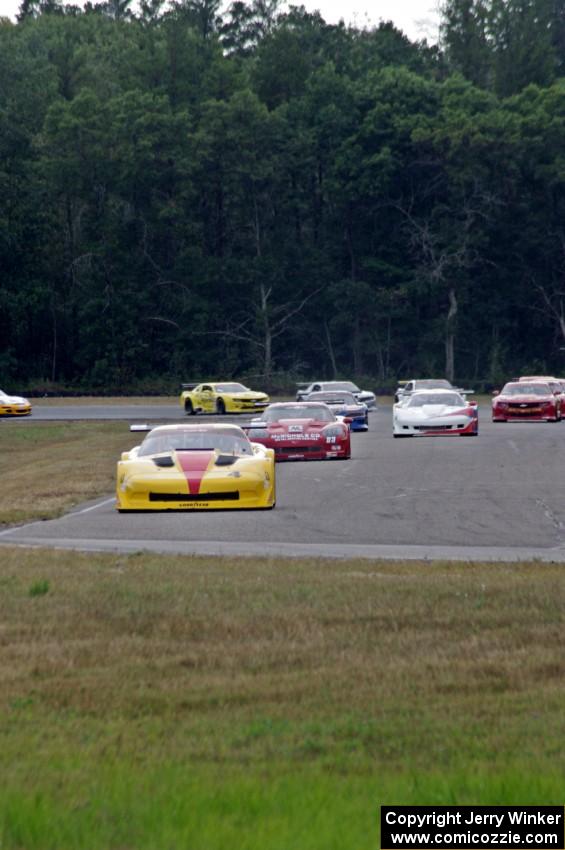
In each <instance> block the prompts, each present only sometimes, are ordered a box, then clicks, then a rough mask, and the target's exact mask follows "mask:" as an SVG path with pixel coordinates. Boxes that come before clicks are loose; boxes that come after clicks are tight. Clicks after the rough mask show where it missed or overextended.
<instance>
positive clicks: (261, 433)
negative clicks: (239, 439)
mask: <svg viewBox="0 0 565 850" xmlns="http://www.w3.org/2000/svg"><path fill="white" fill-rule="evenodd" d="M268 436H269V432H268V431H267V429H266V428H253V430H251V431H249V439H250V440H251V441H253V438H254V437H268Z"/></svg>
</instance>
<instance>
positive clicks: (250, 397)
mask: <svg viewBox="0 0 565 850" xmlns="http://www.w3.org/2000/svg"><path fill="white" fill-rule="evenodd" d="M216 392H217V393H218V395H227V396H229V397H230V398H239V399H241V401H264V400H265V399H267V398H268V395H267V394H266V393H254V392H253V390H249V391H248V392H244V393H222V392H220V391H219V390H216Z"/></svg>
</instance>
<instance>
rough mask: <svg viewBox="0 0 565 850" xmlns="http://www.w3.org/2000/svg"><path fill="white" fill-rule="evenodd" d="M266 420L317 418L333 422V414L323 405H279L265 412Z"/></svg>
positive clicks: (320, 420)
mask: <svg viewBox="0 0 565 850" xmlns="http://www.w3.org/2000/svg"><path fill="white" fill-rule="evenodd" d="M264 419H265V420H266V421H267V422H280V421H281V420H283V419H317V420H318V421H319V422H333V421H334V415H333V413H332V412H331V410H330V409H329V407H326V406H325V405H322V404H321V405H320V406H319V407H313V406H312V407H310V406H308V407H299V405H296V407H279V408H271V410H267V411H266V412H265V416H264Z"/></svg>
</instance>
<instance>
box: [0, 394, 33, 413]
mask: <svg viewBox="0 0 565 850" xmlns="http://www.w3.org/2000/svg"><path fill="white" fill-rule="evenodd" d="M30 413H31V404H30V403H29V401H28V400H27V398H22V397H21V396H18V395H7V394H6V393H4V392H2V390H0V416H29V414H30Z"/></svg>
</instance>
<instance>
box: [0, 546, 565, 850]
mask: <svg viewBox="0 0 565 850" xmlns="http://www.w3.org/2000/svg"><path fill="white" fill-rule="evenodd" d="M0 552H1V555H2V562H1V567H0V595H1V598H2V624H1V629H0V681H2V683H3V685H2V690H1V694H0V711H1V714H2V718H3V723H2V726H1V729H0V736H1V747H0V765H1V774H0V778H1V782H0V846H1V847H2V850H8V848H9V850H12V848H14V850H15V848H18V850H21V848H30V850H31V848H53V850H65V848H92V850H100V849H101V848H104V850H109V848H116V849H117V850H118V848H119V850H125V848H138V847H139V848H195V850H197V849H198V850H225V848H234V850H235V849H237V850H239V848H241V850H287V848H292V850H327V848H335V850H338V848H339V850H364V848H367V850H368V848H376V847H377V846H378V831H377V816H378V806H379V805H380V804H390V803H394V804H399V803H404V804H407V803H410V802H412V803H420V804H439V803H446V804H447V803H452V804H453V803H468V804H486V803H492V804H496V803H498V804H501V803H516V804H524V803H532V804H534V803H539V804H542V803H544V804H550V803H553V804H562V802H563V787H564V784H563V776H564V768H565V756H564V752H563V736H564V731H565V730H564V715H563V704H564V697H565V676H564V674H565V655H564V653H563V645H564V638H565V629H564V619H565V617H564V611H565V605H564V603H565V594H564V589H563V577H562V568H561V567H559V566H553V565H552V566H545V565H543V566H542V565H539V564H532V565H521V566H516V567H513V566H508V565H492V564H491V565H468V564H467V565H465V564H458V565H454V564H447V563H446V564H434V565H429V564H427V565H422V564H417V563H409V564H403V563H386V562H380V563H376V562H375V563H371V562H366V561H352V562H342V563H340V562H335V561H322V560H311V561H304V562H297V561H284V560H265V561H261V560H244V559H239V560H237V559H234V560H229V559H206V558H183V557H167V558H165V557H157V556H151V555H141V554H139V555H132V556H113V555H88V556H87V555H80V554H77V553H70V552H50V551H40V550H26V549H14V548H2V549H1V550H0Z"/></svg>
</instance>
